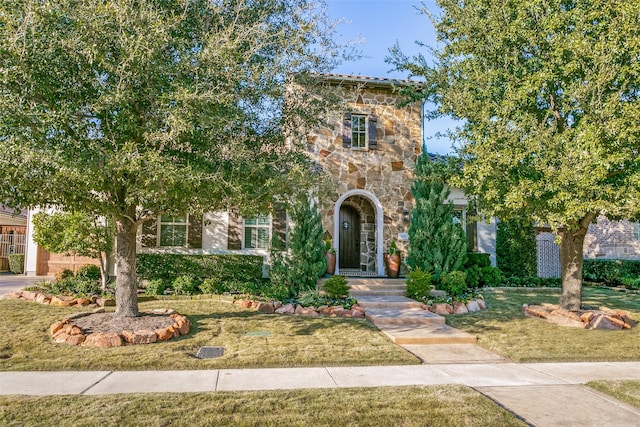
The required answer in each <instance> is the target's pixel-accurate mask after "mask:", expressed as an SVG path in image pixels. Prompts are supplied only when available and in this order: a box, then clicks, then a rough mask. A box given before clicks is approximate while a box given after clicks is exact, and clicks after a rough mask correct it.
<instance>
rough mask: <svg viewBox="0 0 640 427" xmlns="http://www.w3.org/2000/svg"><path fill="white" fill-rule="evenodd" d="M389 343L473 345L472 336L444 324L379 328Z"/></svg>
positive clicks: (474, 341)
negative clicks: (389, 340)
mask: <svg viewBox="0 0 640 427" xmlns="http://www.w3.org/2000/svg"><path fill="white" fill-rule="evenodd" d="M381 331H382V332H383V333H384V334H386V335H387V336H388V337H389V338H390V339H391V341H393V342H394V343H395V344H398V345H412V344H413V345H429V344H475V343H476V337H475V336H474V335H471V334H468V333H466V332H462V331H460V330H458V329H455V328H452V327H451V326H448V325H445V324H441V325H438V324H432V325H423V326H420V327H403V326H395V327H393V326H388V327H384V328H381Z"/></svg>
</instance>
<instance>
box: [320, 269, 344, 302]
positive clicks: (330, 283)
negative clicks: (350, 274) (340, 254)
mask: <svg viewBox="0 0 640 427" xmlns="http://www.w3.org/2000/svg"><path fill="white" fill-rule="evenodd" d="M322 290H323V291H324V292H325V293H326V294H327V296H328V297H329V298H334V299H335V298H344V297H346V296H347V295H348V294H349V285H348V284H347V278H346V277H344V276H339V275H338V276H333V277H330V278H329V279H327V280H325V281H324V283H322Z"/></svg>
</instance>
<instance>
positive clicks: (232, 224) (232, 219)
mask: <svg viewBox="0 0 640 427" xmlns="http://www.w3.org/2000/svg"><path fill="white" fill-rule="evenodd" d="M227 249H229V250H233V251H237V250H240V249H242V218H241V217H240V215H238V214H237V213H235V212H229V226H228V233H227Z"/></svg>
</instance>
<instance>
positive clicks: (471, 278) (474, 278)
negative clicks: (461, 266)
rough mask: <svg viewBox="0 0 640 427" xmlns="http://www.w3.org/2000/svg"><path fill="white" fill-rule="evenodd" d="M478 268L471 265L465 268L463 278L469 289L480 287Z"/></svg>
mask: <svg viewBox="0 0 640 427" xmlns="http://www.w3.org/2000/svg"><path fill="white" fill-rule="evenodd" d="M480 270H481V269H480V267H478V266H477V265H473V266H471V267H468V268H465V270H464V273H465V278H466V281H467V286H468V287H469V288H477V287H478V286H479V285H480Z"/></svg>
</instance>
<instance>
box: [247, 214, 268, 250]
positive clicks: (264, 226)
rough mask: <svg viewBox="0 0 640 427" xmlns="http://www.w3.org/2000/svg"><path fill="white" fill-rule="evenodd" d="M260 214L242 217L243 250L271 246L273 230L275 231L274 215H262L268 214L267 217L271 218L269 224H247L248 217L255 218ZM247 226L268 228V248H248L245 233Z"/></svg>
mask: <svg viewBox="0 0 640 427" xmlns="http://www.w3.org/2000/svg"><path fill="white" fill-rule="evenodd" d="M258 216H260V215H256V216H255V217H249V218H242V239H241V240H242V250H268V249H269V247H270V246H271V238H272V232H273V217H272V216H271V215H262V216H266V217H267V218H269V224H268V225H257V224H256V225H247V220H248V219H253V218H257V217H258ZM247 228H250V229H251V228H254V229H266V230H267V233H268V234H267V236H268V240H269V242H268V244H267V247H266V248H247V247H246V246H245V233H246V229H247Z"/></svg>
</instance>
